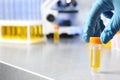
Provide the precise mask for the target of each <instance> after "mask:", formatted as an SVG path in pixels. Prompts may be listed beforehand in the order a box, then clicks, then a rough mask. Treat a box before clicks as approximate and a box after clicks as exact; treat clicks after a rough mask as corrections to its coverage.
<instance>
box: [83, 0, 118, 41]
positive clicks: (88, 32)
mask: <svg viewBox="0 0 120 80" xmlns="http://www.w3.org/2000/svg"><path fill="white" fill-rule="evenodd" d="M111 10H114V14H113V13H112V12H111ZM102 13H103V14H104V15H105V16H106V17H107V18H110V19H111V20H110V22H109V23H108V25H107V26H106V27H105V26H104V24H103V21H102V20H101V19H100V15H101V14H102ZM119 29H120V0H97V1H96V3H95V4H94V5H93V7H92V10H91V12H90V15H89V17H88V20H87V23H86V26H85V29H84V32H83V35H82V37H83V39H84V40H85V41H86V42H89V38H90V37H92V36H100V38H101V41H102V42H103V43H107V42H108V41H109V40H111V39H112V38H113V36H114V35H115V34H116V33H117V32H118V31H119Z"/></svg>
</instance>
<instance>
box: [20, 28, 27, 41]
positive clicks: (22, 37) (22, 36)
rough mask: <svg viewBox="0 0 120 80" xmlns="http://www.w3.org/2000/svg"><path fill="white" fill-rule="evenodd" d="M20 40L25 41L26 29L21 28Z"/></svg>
mask: <svg viewBox="0 0 120 80" xmlns="http://www.w3.org/2000/svg"><path fill="white" fill-rule="evenodd" d="M21 39H22V40H26V39H27V27H26V26H21Z"/></svg>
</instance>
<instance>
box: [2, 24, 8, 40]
mask: <svg viewBox="0 0 120 80" xmlns="http://www.w3.org/2000/svg"><path fill="white" fill-rule="evenodd" d="M1 30H2V33H1V35H2V38H3V39H4V38H6V35H7V27H6V26H2V28H1Z"/></svg>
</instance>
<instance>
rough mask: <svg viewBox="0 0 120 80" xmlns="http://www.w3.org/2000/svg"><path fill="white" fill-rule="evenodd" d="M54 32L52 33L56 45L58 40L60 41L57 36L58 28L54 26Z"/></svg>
mask: <svg viewBox="0 0 120 80" xmlns="http://www.w3.org/2000/svg"><path fill="white" fill-rule="evenodd" d="M54 30H55V31H54V42H55V43H58V42H59V39H60V36H59V26H55V27H54Z"/></svg>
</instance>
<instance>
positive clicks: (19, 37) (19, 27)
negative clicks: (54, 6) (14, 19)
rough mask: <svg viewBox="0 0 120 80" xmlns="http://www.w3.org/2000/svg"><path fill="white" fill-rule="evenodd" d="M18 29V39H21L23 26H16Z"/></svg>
mask: <svg viewBox="0 0 120 80" xmlns="http://www.w3.org/2000/svg"><path fill="white" fill-rule="evenodd" d="M16 28H17V38H18V39H21V26H16Z"/></svg>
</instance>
